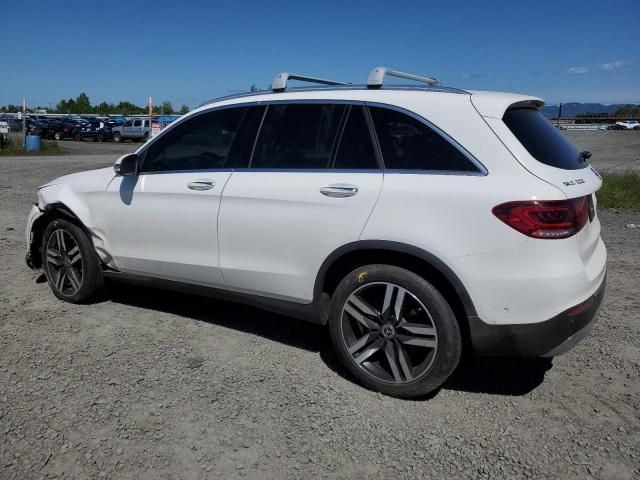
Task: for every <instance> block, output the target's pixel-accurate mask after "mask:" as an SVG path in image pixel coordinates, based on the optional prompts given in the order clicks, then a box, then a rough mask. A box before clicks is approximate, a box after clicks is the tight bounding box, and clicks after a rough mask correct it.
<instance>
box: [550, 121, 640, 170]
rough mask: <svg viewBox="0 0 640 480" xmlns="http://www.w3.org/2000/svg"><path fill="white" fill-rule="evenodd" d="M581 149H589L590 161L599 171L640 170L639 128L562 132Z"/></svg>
mask: <svg viewBox="0 0 640 480" xmlns="http://www.w3.org/2000/svg"><path fill="white" fill-rule="evenodd" d="M562 133H563V134H564V135H565V136H566V137H567V138H568V139H569V140H570V141H571V142H572V143H573V144H574V145H575V146H576V147H578V149H579V150H580V151H582V150H589V151H590V152H591V153H592V154H593V157H591V159H589V163H591V164H593V166H594V167H596V168H597V169H598V170H599V171H602V172H608V173H621V172H625V171H627V170H640V132H639V131H637V130H611V131H609V130H605V131H600V130H596V131H585V130H583V131H580V130H564V131H563V132H562Z"/></svg>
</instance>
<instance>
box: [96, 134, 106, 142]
mask: <svg viewBox="0 0 640 480" xmlns="http://www.w3.org/2000/svg"><path fill="white" fill-rule="evenodd" d="M96 141H98V142H104V135H103V134H101V133H99V134H98V136H97V137H96Z"/></svg>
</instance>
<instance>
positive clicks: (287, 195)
mask: <svg viewBox="0 0 640 480" xmlns="http://www.w3.org/2000/svg"><path fill="white" fill-rule="evenodd" d="M382 178H383V176H382V173H381V172H371V173H363V172H339V171H331V170H327V171H326V172H273V171H271V172H266V171H251V170H245V171H237V172H234V174H233V176H232V177H231V179H230V180H229V182H228V183H227V186H226V188H225V192H224V198H223V201H222V207H221V211H220V222H219V226H220V262H221V263H220V265H221V269H222V274H223V277H224V280H225V283H226V284H227V286H228V287H229V288H231V289H234V290H240V291H246V292H250V293H258V294H262V295H267V296H272V297H275V298H282V299H288V300H294V301H300V302H309V301H311V300H312V299H313V287H314V283H315V277H316V274H317V272H318V270H319V269H320V266H321V264H322V262H323V261H324V260H325V259H326V258H327V257H328V256H329V254H330V253H331V252H333V251H334V250H335V249H337V248H338V247H340V246H342V245H344V244H346V243H349V242H353V241H356V240H358V238H359V236H360V233H361V232H362V229H363V228H364V226H365V223H366V221H367V218H368V217H369V214H370V213H371V211H372V209H373V206H374V204H375V202H376V199H377V198H378V195H379V193H380V189H381V188H382ZM353 187H355V188H357V193H355V194H353ZM327 188H329V189H331V190H330V191H336V189H337V191H340V188H349V189H350V190H349V192H350V193H349V194H348V195H347V196H345V195H337V196H335V197H333V196H326V195H325V194H323V193H322V190H323V189H325V192H326V191H327V190H326V189H327ZM349 195H350V196H349Z"/></svg>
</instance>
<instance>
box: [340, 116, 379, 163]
mask: <svg viewBox="0 0 640 480" xmlns="http://www.w3.org/2000/svg"><path fill="white" fill-rule="evenodd" d="M348 115H349V116H348V117H347V122H346V124H345V126H344V130H343V131H342V135H341V137H340V143H339V144H338V150H337V152H336V157H335V160H334V161H333V168H335V169H350V170H373V169H379V168H380V166H379V165H378V159H377V158H376V154H375V150H374V148H373V142H372V140H371V132H370V131H369V125H368V122H367V117H366V114H365V110H364V107H362V106H360V105H354V106H352V107H350V110H349V114H348Z"/></svg>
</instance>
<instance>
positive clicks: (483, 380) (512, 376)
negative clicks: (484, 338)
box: [442, 355, 553, 396]
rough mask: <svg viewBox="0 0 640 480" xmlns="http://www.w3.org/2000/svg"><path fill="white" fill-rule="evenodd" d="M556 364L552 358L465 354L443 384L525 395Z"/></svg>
mask: <svg viewBox="0 0 640 480" xmlns="http://www.w3.org/2000/svg"><path fill="white" fill-rule="evenodd" d="M552 366H553V362H552V359H550V358H536V357H531V358H529V357H474V356H471V355H469V356H466V357H465V358H463V360H462V361H461V362H460V365H459V366H458V368H457V369H456V371H455V372H453V375H451V377H449V379H448V380H447V381H446V382H445V383H444V385H443V386H442V388H445V389H447V390H459V391H464V392H473V393H488V394H494V395H511V396H522V395H526V394H527V393H529V392H531V391H533V390H535V389H536V388H537V387H538V386H539V385H540V384H541V383H542V382H543V381H544V376H545V374H546V372H547V371H549V370H550V369H551V367H552Z"/></svg>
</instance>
